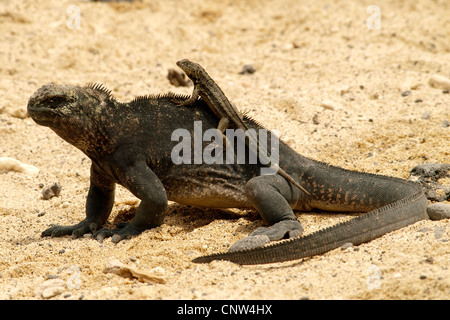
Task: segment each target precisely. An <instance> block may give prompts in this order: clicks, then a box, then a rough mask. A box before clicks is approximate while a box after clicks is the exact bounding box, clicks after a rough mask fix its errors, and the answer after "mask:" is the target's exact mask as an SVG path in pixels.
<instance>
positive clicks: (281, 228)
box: [250, 220, 303, 241]
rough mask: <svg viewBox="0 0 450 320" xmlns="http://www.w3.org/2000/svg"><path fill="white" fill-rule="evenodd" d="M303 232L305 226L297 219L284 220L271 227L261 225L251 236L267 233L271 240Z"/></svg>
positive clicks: (291, 236) (295, 235)
mask: <svg viewBox="0 0 450 320" xmlns="http://www.w3.org/2000/svg"><path fill="white" fill-rule="evenodd" d="M302 233H303V227H302V225H301V223H300V222H298V221H297V220H283V221H280V222H277V223H275V224H274V225H272V226H270V227H261V228H258V229H256V230H255V231H253V232H252V233H251V234H250V236H256V235H265V236H267V237H269V239H270V241H275V240H281V239H284V238H286V237H287V238H295V237H298V236H300V235H301V234H302Z"/></svg>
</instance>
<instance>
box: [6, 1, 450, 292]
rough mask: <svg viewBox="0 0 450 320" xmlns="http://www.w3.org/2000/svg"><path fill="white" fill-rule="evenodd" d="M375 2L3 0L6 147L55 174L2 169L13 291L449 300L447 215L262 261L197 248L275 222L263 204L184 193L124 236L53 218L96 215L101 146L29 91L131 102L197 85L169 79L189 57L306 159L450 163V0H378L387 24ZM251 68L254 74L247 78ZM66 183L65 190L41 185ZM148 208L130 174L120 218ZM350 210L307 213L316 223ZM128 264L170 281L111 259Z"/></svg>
mask: <svg viewBox="0 0 450 320" xmlns="http://www.w3.org/2000/svg"><path fill="white" fill-rule="evenodd" d="M371 4H372V2H371V1H351V0H346V1H325V0H320V1H301V2H300V1H297V0H277V1H259V0H258V1H257V0H254V1H234V0H229V1H209V2H200V1H194V0H176V1H175V0H164V1H162V0H161V1H159V0H144V1H142V2H136V3H97V2H89V1H59V0H51V1H20V0H11V1H6V2H5V1H2V2H1V3H0V38H1V42H0V43H1V44H0V74H1V77H0V92H1V102H0V157H10V158H13V159H16V160H18V161H20V162H22V163H24V164H27V165H32V166H35V167H36V168H37V169H38V170H39V172H38V173H37V174H36V172H28V171H24V172H18V171H16V170H12V169H9V170H3V172H1V173H0V250H1V254H0V298H1V299H44V298H45V299H304V298H309V299H449V298H450V245H449V240H450V227H449V221H448V220H441V221H430V220H428V221H421V222H418V223H416V224H414V225H411V226H409V227H406V228H403V229H401V230H398V231H395V232H392V233H390V234H387V235H386V236H383V237H381V238H379V239H376V240H374V241H372V242H370V243H367V244H363V245H360V246H358V247H351V248H348V249H345V250H343V249H340V248H339V249H336V250H333V251H331V252H328V253H326V254H324V255H321V256H316V257H313V258H309V259H303V260H297V261H291V262H285V263H276V264H270V265H258V266H239V265H235V264H233V263H229V262H213V263H211V264H207V265H197V264H193V263H192V262H191V259H193V258H195V257H197V256H199V255H202V254H209V253H213V252H217V251H222V250H226V249H227V248H228V247H229V246H230V245H231V244H232V243H234V242H235V241H237V240H239V239H241V238H243V237H245V236H246V235H248V234H249V233H250V232H251V231H252V230H254V229H255V228H257V227H259V226H262V225H263V222H262V221H261V220H260V219H259V217H258V215H257V213H256V212H254V211H251V210H237V209H230V210H215V209H214V210H213V209H204V208H196V207H187V206H181V205H178V204H176V203H170V206H169V209H168V212H167V218H166V220H165V222H164V224H163V225H162V226H160V227H158V228H155V229H153V230H148V231H145V232H144V233H142V234H141V235H140V236H138V237H135V238H133V239H130V240H126V241H122V242H120V243H118V244H117V245H116V244H113V243H112V242H111V241H110V240H105V241H103V243H99V242H97V241H96V240H93V239H92V238H91V237H89V236H86V237H83V238H81V239H77V240H72V239H71V238H70V237H62V238H41V237H40V233H41V232H42V231H43V230H45V229H46V228H47V227H48V226H49V225H50V224H52V223H57V224H74V223H77V222H79V221H80V220H82V219H83V218H84V205H85V199H86V194H87V190H88V186H89V166H90V160H89V159H88V158H87V157H86V156H85V155H84V154H82V153H81V152H80V151H79V150H77V149H75V148H74V147H72V146H71V145H69V144H68V143H66V142H65V141H63V140H62V139H60V138H59V137H58V136H57V135H56V134H54V133H53V132H52V131H51V130H50V129H48V128H45V127H41V126H38V125H37V124H35V123H34V122H33V121H32V120H31V119H30V118H29V117H28V116H27V113H26V105H27V101H28V98H29V97H30V96H31V94H33V92H35V91H36V90H37V89H38V88H39V87H40V86H41V85H43V84H46V83H48V82H55V83H61V84H62V83H67V84H74V85H84V84H87V83H94V82H99V83H103V84H104V85H105V86H106V87H107V88H109V89H111V90H112V91H113V94H114V95H115V96H116V97H117V98H118V99H119V100H121V101H130V100H131V99H133V98H134V97H136V96H139V95H144V94H157V93H163V92H168V91H172V92H177V93H184V94H189V93H190V92H191V90H192V87H190V88H185V87H179V88H176V87H174V86H172V85H170V83H169V81H168V80H167V72H168V69H170V68H176V65H175V62H176V61H177V60H179V59H181V58H190V59H191V60H194V61H197V62H199V63H200V64H202V65H203V66H204V67H205V68H206V70H208V72H209V73H210V75H211V76H212V77H213V78H214V79H216V81H217V82H218V83H219V85H220V86H221V87H222V89H223V90H224V92H225V93H226V94H227V96H228V97H229V98H230V100H231V101H233V102H234V103H235V104H236V105H237V106H238V107H239V108H240V109H242V110H246V111H248V112H249V114H250V115H251V116H252V117H254V118H255V119H257V120H258V121H260V122H261V123H263V124H264V125H266V126H267V127H268V128H270V129H277V130H278V131H279V133H280V135H281V137H282V139H284V140H285V141H286V142H288V143H289V144H290V145H291V146H292V148H294V149H295V150H296V151H298V152H299V153H301V154H303V155H305V156H308V157H311V158H313V159H317V160H320V161H324V162H327V163H330V164H333V165H338V166H341V167H345V168H348V169H353V170H360V171H366V172H372V173H378V174H385V175H391V176H396V177H401V178H407V177H408V174H409V171H410V170H411V169H412V168H413V167H414V166H415V165H417V164H420V163H424V162H440V163H443V162H446V163H448V162H449V159H450V144H449V140H450V127H449V126H446V123H445V121H450V94H448V90H447V91H445V89H444V88H442V87H439V86H438V87H435V86H432V85H430V83H429V80H430V78H432V77H433V76H436V75H437V76H439V77H444V79H449V78H450V71H449V70H450V42H449V40H448V39H449V38H450V20H449V18H448V17H449V16H450V3H449V2H448V1H446V0H440V1H439V0H436V1H427V0H418V1H395V2H393V1H377V6H378V8H379V10H380V11H379V12H380V16H379V17H380V19H379V20H377V13H376V11H373V9H369V11H368V7H369V6H370V5H371ZM375 9H376V8H375ZM371 10H372V11H371ZM78 13H79V15H78ZM368 26H369V27H370V28H369V27H368ZM377 27H379V29H377ZM247 64H250V65H252V66H253V67H254V68H255V70H256V72H255V73H254V74H243V75H242V74H239V72H240V71H241V70H242V68H243V67H244V65H247ZM447 123H448V122H447ZM19 171H20V170H19ZM56 182H58V183H60V184H61V186H62V190H61V194H60V195H59V196H58V197H54V198H51V199H50V200H43V199H41V193H42V190H43V189H44V188H47V187H49V186H51V185H52V184H53V183H56ZM447 183H448V181H447ZM137 204H138V202H137V199H136V198H134V197H133V196H132V195H131V194H130V193H129V192H128V191H127V190H125V189H123V188H118V191H117V197H116V203H115V206H114V208H113V212H112V214H111V217H110V223H111V224H110V225H112V223H113V222H114V220H115V219H123V218H124V217H125V218H126V217H130V216H132V213H133V212H134V210H135V208H136V206H137ZM352 216H354V215H349V214H328V213H317V212H316V213H298V218H299V220H300V221H301V222H302V224H303V225H304V227H305V233H310V232H313V231H316V230H318V229H320V228H323V227H326V226H329V225H333V224H335V223H337V222H339V221H342V220H345V219H348V218H349V217H352ZM112 260H117V261H119V262H120V263H122V264H124V265H125V266H128V267H130V268H133V270H139V272H142V273H144V274H145V273H149V274H152V275H155V277H157V278H159V279H162V282H164V283H148V282H145V281H144V282H141V281H142V279H141V281H139V280H138V279H137V278H126V277H123V276H120V275H117V274H114V273H104V272H103V270H104V268H105V266H107V265H108V264H109V263H111V261H112ZM49 281H50V282H49ZM49 288H50V289H49ZM55 288H56V289H55Z"/></svg>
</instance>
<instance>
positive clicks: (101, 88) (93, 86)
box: [85, 83, 115, 100]
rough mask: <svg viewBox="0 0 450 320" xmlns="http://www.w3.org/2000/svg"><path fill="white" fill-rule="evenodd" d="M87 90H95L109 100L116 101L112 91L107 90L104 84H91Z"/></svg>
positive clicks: (87, 86)
mask: <svg viewBox="0 0 450 320" xmlns="http://www.w3.org/2000/svg"><path fill="white" fill-rule="evenodd" d="M85 88H88V89H92V90H95V91H97V92H99V93H101V94H103V95H104V96H105V98H107V99H109V100H115V99H114V97H113V95H112V91H111V90H109V89H108V88H106V87H105V86H104V85H103V84H102V83H89V84H88V85H86V86H85Z"/></svg>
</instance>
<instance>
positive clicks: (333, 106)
mask: <svg viewBox="0 0 450 320" xmlns="http://www.w3.org/2000/svg"><path fill="white" fill-rule="evenodd" d="M320 106H321V107H322V108H325V109H328V110H337V109H340V108H341V106H340V105H339V104H338V103H336V102H334V101H331V100H323V101H322V103H321V104H320Z"/></svg>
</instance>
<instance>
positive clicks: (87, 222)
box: [28, 84, 428, 264]
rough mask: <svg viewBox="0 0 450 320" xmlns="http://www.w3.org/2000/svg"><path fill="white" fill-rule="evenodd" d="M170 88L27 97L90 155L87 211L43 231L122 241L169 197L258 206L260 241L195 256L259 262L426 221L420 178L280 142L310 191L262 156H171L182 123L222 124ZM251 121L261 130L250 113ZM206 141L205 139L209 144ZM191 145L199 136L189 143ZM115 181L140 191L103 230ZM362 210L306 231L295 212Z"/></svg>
mask: <svg viewBox="0 0 450 320" xmlns="http://www.w3.org/2000/svg"><path fill="white" fill-rule="evenodd" d="M174 99H178V100H180V99H188V97H182V96H177V95H173V94H166V95H155V96H144V97H138V98H135V99H134V100H132V101H130V102H128V103H121V102H119V101H117V100H116V99H115V98H114V97H113V96H112V94H111V91H109V90H107V89H106V88H105V87H104V86H102V85H99V84H95V85H87V86H84V87H81V86H70V85H55V84H47V85H44V86H42V87H41V88H40V89H39V90H38V91H36V92H35V93H34V94H33V95H32V96H31V97H30V99H29V102H28V113H29V115H30V116H31V117H32V119H33V120H34V121H35V122H36V123H38V124H40V125H43V126H48V127H49V128H50V129H52V130H53V131H54V132H56V133H57V134H58V135H59V136H60V137H61V138H63V139H64V140H66V141H67V142H69V143H70V144H72V145H74V146H75V147H77V148H79V149H80V150H81V151H83V152H84V153H85V154H86V155H87V156H88V157H89V158H90V159H91V160H92V165H91V177H90V187H89V192H88V196H87V202H86V218H85V219H84V220H82V221H81V222H80V223H78V224H75V225H71V226H58V225H57V226H52V227H50V228H48V229H47V230H45V231H43V232H42V236H64V235H72V237H74V238H77V237H80V236H82V235H83V234H85V233H90V232H93V233H94V237H95V238H96V239H98V240H103V239H104V238H106V237H112V241H114V242H118V241H121V240H122V239H126V238H128V237H131V236H136V235H138V234H140V233H141V232H142V231H144V230H146V229H149V228H152V227H156V226H159V225H161V224H162V223H163V220H164V214H165V210H166V207H167V201H168V200H172V201H175V202H178V203H180V204H188V205H194V206H202V207H215V208H225V207H235V208H254V209H256V210H258V211H259V213H260V215H261V216H262V218H263V219H264V220H265V222H266V223H267V224H269V225H270V227H269V228H262V229H257V230H256V231H255V233H257V234H263V235H267V236H268V238H269V239H270V240H272V241H274V240H280V239H283V238H285V237H287V238H293V239H290V240H286V241H281V242H278V243H276V244H274V245H269V246H266V247H262V248H254V249H249V250H245V251H238V252H228V253H223V254H218V255H213V256H206V257H200V258H197V259H195V260H194V261H195V262H208V261H211V260H214V259H226V260H230V261H234V262H236V263H239V264H260V263H271V262H278V261H287V260H293V259H299V258H302V257H307V256H312V255H316V254H321V253H324V252H326V251H329V250H332V249H334V248H337V247H339V246H341V245H342V244H344V243H347V242H351V243H353V244H354V245H358V244H360V243H363V242H367V241H370V240H372V239H375V238H377V237H380V236H382V235H384V234H385V233H387V232H390V231H393V230H396V229H399V228H402V227H405V226H407V225H409V224H412V223H414V222H416V221H419V220H422V219H426V218H427V214H426V207H427V204H428V202H427V199H426V197H425V196H424V193H423V191H422V189H421V187H420V185H418V184H416V183H413V182H408V181H406V180H403V179H399V178H394V177H387V176H381V175H374V174H368V173H362V172H355V171H350V170H346V169H342V168H339V167H335V166H331V165H328V164H325V163H322V162H319V161H315V160H312V159H309V158H306V157H304V156H302V155H300V154H298V153H297V152H295V151H294V150H292V149H291V148H290V147H289V146H287V145H286V144H284V143H283V142H282V141H280V145H279V154H280V163H279V166H280V167H281V168H283V169H284V170H285V171H286V172H288V173H289V174H290V175H291V176H294V177H296V178H297V179H298V180H299V181H301V182H302V184H303V186H304V187H305V188H306V190H308V192H309V193H310V194H311V195H310V196H309V195H307V194H305V193H304V192H302V191H301V190H300V189H298V188H292V186H291V184H290V183H289V182H288V181H287V180H286V179H284V178H282V177H281V176H280V175H259V173H260V168H261V167H262V164H261V163H256V164H236V163H232V164H226V163H224V164H206V163H199V164H197V163H188V164H184V163H181V164H175V163H174V162H173V161H172V158H171V153H172V152H173V149H174V147H175V146H177V144H178V141H176V139H175V140H173V139H172V134H173V132H174V131H175V130H176V129H179V128H183V129H186V130H187V131H188V132H189V133H190V134H191V135H192V134H194V133H195V123H198V122H197V121H201V124H202V128H201V129H202V132H205V130H207V129H213V128H217V125H218V119H217V117H216V116H215V115H214V113H213V112H212V111H211V110H210V109H209V108H208V107H207V105H206V103H205V102H204V101H203V100H197V101H195V102H194V103H193V104H192V106H190V107H189V108H180V107H178V106H177V104H176V103H175V102H174V101H173V100H174ZM244 122H245V124H246V125H247V126H248V127H249V128H262V126H261V125H260V124H258V123H257V122H255V121H253V120H252V119H250V118H248V117H245V118H244ZM207 142H208V141H203V142H202V147H203V148H204V147H206V146H207V144H208V143H207ZM192 144H195V141H192ZM116 183H118V184H120V185H122V186H124V187H125V188H127V189H128V190H130V191H131V192H132V193H133V194H134V195H135V196H136V197H138V198H139V199H141V203H140V204H139V207H138V209H137V212H136V215H135V217H134V218H133V219H132V221H131V222H129V223H127V224H126V225H125V226H123V227H122V228H118V229H106V228H102V226H103V224H104V223H105V222H106V220H107V219H108V217H109V215H110V212H111V208H112V206H113V203H114V187H115V184H116ZM313 209H319V210H326V211H343V212H366V213H364V214H362V215H360V216H358V217H356V218H353V219H351V220H349V221H347V222H344V223H341V224H337V225H335V226H333V227H330V228H327V229H323V230H320V231H318V232H316V233H313V234H311V235H307V236H304V237H297V236H299V235H300V234H301V233H302V231H303V228H302V226H301V224H300V222H299V221H298V220H297V219H296V216H295V215H294V211H293V210H299V211H310V210H313Z"/></svg>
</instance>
